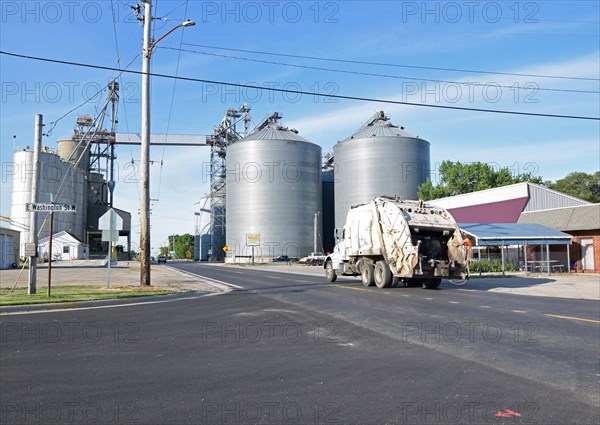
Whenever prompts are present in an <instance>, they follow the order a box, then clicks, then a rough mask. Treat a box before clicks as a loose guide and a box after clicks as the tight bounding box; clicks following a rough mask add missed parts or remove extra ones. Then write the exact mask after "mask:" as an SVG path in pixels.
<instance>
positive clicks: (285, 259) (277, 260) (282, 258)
mask: <svg viewBox="0 0 600 425" xmlns="http://www.w3.org/2000/svg"><path fill="white" fill-rule="evenodd" d="M298 261H300V259H299V258H294V257H288V256H287V255H280V256H279V257H275V258H273V262H274V263H297V262H298Z"/></svg>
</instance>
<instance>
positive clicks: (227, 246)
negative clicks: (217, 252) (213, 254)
mask: <svg viewBox="0 0 600 425" xmlns="http://www.w3.org/2000/svg"><path fill="white" fill-rule="evenodd" d="M223 251H225V253H228V252H229V251H230V249H229V245H225V246H224V247H223Z"/></svg>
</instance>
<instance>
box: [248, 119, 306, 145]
mask: <svg viewBox="0 0 600 425" xmlns="http://www.w3.org/2000/svg"><path fill="white" fill-rule="evenodd" d="M251 140H292V141H297V142H306V143H311V142H310V141H309V140H307V139H305V138H304V137H302V136H300V135H299V134H298V132H297V131H296V130H293V129H289V128H287V127H284V126H282V125H279V124H278V123H271V124H269V125H267V126H266V127H265V128H263V129H262V130H258V131H255V132H254V133H251V134H249V135H248V136H246V137H244V138H243V139H242V140H240V141H239V142H237V143H241V142H248V141H251Z"/></svg>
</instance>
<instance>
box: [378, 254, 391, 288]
mask: <svg viewBox="0 0 600 425" xmlns="http://www.w3.org/2000/svg"><path fill="white" fill-rule="evenodd" d="M392 278H393V276H392V271H391V270H390V266H388V263H387V262H385V261H383V260H380V261H378V262H377V263H376V264H375V285H377V287H378V288H389V287H390V285H391V284H392Z"/></svg>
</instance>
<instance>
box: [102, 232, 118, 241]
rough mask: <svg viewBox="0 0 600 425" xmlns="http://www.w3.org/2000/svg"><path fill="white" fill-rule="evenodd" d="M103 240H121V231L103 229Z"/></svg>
mask: <svg viewBox="0 0 600 425" xmlns="http://www.w3.org/2000/svg"><path fill="white" fill-rule="evenodd" d="M102 242H119V231H118V230H102Z"/></svg>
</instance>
